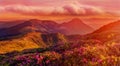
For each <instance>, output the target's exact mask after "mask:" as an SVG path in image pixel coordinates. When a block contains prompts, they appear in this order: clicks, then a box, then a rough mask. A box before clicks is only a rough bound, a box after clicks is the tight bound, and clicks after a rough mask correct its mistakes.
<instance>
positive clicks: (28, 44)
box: [0, 32, 67, 54]
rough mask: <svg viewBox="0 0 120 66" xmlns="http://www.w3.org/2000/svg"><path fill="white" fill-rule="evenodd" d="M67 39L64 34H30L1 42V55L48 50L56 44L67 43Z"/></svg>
mask: <svg viewBox="0 0 120 66" xmlns="http://www.w3.org/2000/svg"><path fill="white" fill-rule="evenodd" d="M66 41H67V40H66V38H65V36H64V35H63V34H60V33H52V34H42V33H40V32H29V33H27V34H25V35H22V36H19V35H18V37H17V38H14V37H12V38H10V39H8V40H3V41H0V54H3V53H8V52H13V51H23V50H25V49H35V48H47V47H49V46H52V45H54V44H59V43H66Z"/></svg>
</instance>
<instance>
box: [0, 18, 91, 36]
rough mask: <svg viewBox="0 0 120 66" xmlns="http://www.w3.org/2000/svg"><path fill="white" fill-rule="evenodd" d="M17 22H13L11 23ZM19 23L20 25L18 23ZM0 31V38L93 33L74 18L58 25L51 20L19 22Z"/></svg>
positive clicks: (88, 27)
mask: <svg viewBox="0 0 120 66" xmlns="http://www.w3.org/2000/svg"><path fill="white" fill-rule="evenodd" d="M14 22H15V23H16V22H17V21H13V22H12V24H13V23H14ZM19 22H21V23H19ZM7 24H8V23H7ZM10 26H11V27H6V28H2V29H0V37H6V36H14V35H19V34H26V33H29V32H40V33H62V34H65V35H70V34H80V35H83V34H87V33H89V32H91V31H93V28H91V27H90V26H88V25H86V24H84V23H83V22H82V21H81V20H80V19H78V18H75V19H72V20H71V21H69V22H67V23H63V24H58V23H56V22H55V21H51V20H37V19H30V20H23V21H22V20H21V21H20V20H19V21H18V23H17V24H14V25H10Z"/></svg>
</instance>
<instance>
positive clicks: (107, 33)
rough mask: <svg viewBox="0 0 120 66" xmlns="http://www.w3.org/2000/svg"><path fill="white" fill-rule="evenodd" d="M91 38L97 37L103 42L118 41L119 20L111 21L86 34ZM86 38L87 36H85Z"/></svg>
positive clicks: (119, 38)
mask: <svg viewBox="0 0 120 66" xmlns="http://www.w3.org/2000/svg"><path fill="white" fill-rule="evenodd" d="M87 36H89V38H90V39H91V38H92V39H98V40H101V41H103V42H108V41H114V42H119V41H120V20H119V21H116V22H112V23H110V24H107V25H104V26H103V27H101V28H99V29H98V30H96V31H94V32H93V33H90V34H88V35H87ZM87 38H88V37H87Z"/></svg>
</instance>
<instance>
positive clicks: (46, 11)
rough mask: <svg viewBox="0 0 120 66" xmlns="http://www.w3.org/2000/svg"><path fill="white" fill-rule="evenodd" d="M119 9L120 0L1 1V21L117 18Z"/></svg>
mask: <svg viewBox="0 0 120 66" xmlns="http://www.w3.org/2000/svg"><path fill="white" fill-rule="evenodd" d="M119 7H120V0H0V19H3V20H4V19H8V20H9V19H29V18H41V19H44V18H47V19H64V18H70V17H82V18H84V17H85V18H90V17H99V18H103V17H107V18H114V17H115V18H116V17H119V16H120V8H119ZM61 16H62V17H61Z"/></svg>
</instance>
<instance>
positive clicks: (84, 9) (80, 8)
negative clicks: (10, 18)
mask: <svg viewBox="0 0 120 66" xmlns="http://www.w3.org/2000/svg"><path fill="white" fill-rule="evenodd" d="M0 12H1V13H2V12H11V13H19V14H26V15H98V14H103V13H104V11H103V10H101V9H99V8H96V7H93V6H87V5H76V4H69V5H64V6H60V7H57V6H54V7H51V6H27V5H6V6H0Z"/></svg>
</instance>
